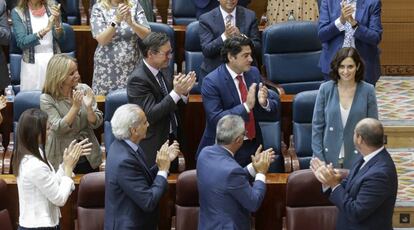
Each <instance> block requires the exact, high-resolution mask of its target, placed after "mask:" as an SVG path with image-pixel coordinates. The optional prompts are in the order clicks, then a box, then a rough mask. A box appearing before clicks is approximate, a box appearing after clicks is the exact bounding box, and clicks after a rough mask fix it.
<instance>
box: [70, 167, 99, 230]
mask: <svg viewBox="0 0 414 230" xmlns="http://www.w3.org/2000/svg"><path fill="white" fill-rule="evenodd" d="M104 210H105V172H94V173H89V174H85V175H84V176H83V177H82V179H81V181H80V184H79V192H78V207H77V212H78V229H79V230H86V229H87V230H95V229H96V230H98V229H99V230H101V229H103V228H104V216H105V211H104Z"/></svg>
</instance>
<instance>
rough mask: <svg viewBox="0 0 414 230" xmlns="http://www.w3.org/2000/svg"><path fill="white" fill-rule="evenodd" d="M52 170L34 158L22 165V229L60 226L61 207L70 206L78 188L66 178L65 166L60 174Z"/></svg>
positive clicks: (20, 174) (20, 197)
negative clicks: (73, 192)
mask: <svg viewBox="0 0 414 230" xmlns="http://www.w3.org/2000/svg"><path fill="white" fill-rule="evenodd" d="M41 154H42V155H43V152H42V151H41ZM51 168H52V170H51V169H50V168H49V167H48V166H47V165H46V164H45V163H44V162H42V161H40V160H39V159H38V158H36V157H34V156H32V155H26V156H25V157H24V158H23V159H22V161H21V162H20V167H19V176H18V177H17V188H18V190H19V210H20V216H19V225H20V226H22V227H26V228H38V227H53V226H56V225H58V224H59V218H60V216H61V215H60V209H59V207H61V206H63V205H64V204H65V203H66V200H67V199H68V197H69V195H70V194H71V192H72V191H73V190H74V189H75V185H74V182H73V180H72V179H71V178H70V177H67V176H65V175H64V171H63V168H62V165H60V166H59V169H58V171H57V172H55V170H54V169H53V167H51Z"/></svg>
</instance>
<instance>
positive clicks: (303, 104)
mask: <svg viewBox="0 0 414 230" xmlns="http://www.w3.org/2000/svg"><path fill="white" fill-rule="evenodd" d="M317 95H318V90H311V91H304V92H300V93H298V94H296V96H295V98H294V99H293V103H292V113H293V115H292V123H293V131H292V133H293V137H294V143H295V150H296V155H297V156H298V160H299V165H300V168H301V169H305V168H309V162H310V159H311V158H312V155H313V151H312V117H313V109H314V107H315V101H316V96H317Z"/></svg>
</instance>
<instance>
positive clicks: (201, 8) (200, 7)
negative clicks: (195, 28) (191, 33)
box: [192, 0, 251, 19]
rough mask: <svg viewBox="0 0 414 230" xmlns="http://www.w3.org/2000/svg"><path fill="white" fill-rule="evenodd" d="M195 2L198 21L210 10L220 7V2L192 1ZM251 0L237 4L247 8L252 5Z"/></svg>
mask: <svg viewBox="0 0 414 230" xmlns="http://www.w3.org/2000/svg"><path fill="white" fill-rule="evenodd" d="M192 1H193V2H194V5H195V7H196V10H197V12H196V14H197V19H198V18H199V17H200V15H202V14H204V13H207V12H209V11H210V10H212V9H214V8H216V7H217V6H219V5H220V4H219V2H218V1H217V0H192ZM250 1H251V0H239V2H238V3H237V4H238V5H241V6H244V7H247V5H248V4H249V3H250Z"/></svg>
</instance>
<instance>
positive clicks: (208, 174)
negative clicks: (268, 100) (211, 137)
mask: <svg viewBox="0 0 414 230" xmlns="http://www.w3.org/2000/svg"><path fill="white" fill-rule="evenodd" d="M244 134H245V128H244V121H243V119H242V118H241V117H240V116H237V115H226V116H224V117H223V118H221V119H220V121H219V122H218V124H217V137H216V144H215V145H213V146H209V147H206V148H204V149H203V150H202V151H201V153H200V157H199V158H198V161H197V185H198V191H199V202H200V217H199V222H198V229H199V230H209V229H211V230H213V229H238V230H243V229H246V230H247V229H251V225H250V213H251V212H254V211H256V210H257V209H258V208H259V207H260V205H261V203H262V201H263V198H264V195H265V193H266V184H265V180H266V176H265V173H266V172H267V170H268V168H269V165H270V161H271V158H272V156H273V154H274V152H273V150H272V149H268V150H265V151H263V152H260V151H261V147H259V148H258V149H257V150H256V151H255V152H256V154H255V156H254V157H253V156H251V158H252V164H249V165H248V166H247V167H245V168H242V167H240V165H239V164H238V163H237V162H236V161H235V160H234V155H237V154H238V153H237V150H238V149H239V148H240V147H241V146H242V145H243V139H244ZM252 153H253V152H251V154H252ZM253 177H254V178H255V181H254V183H253V185H250V178H253Z"/></svg>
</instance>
